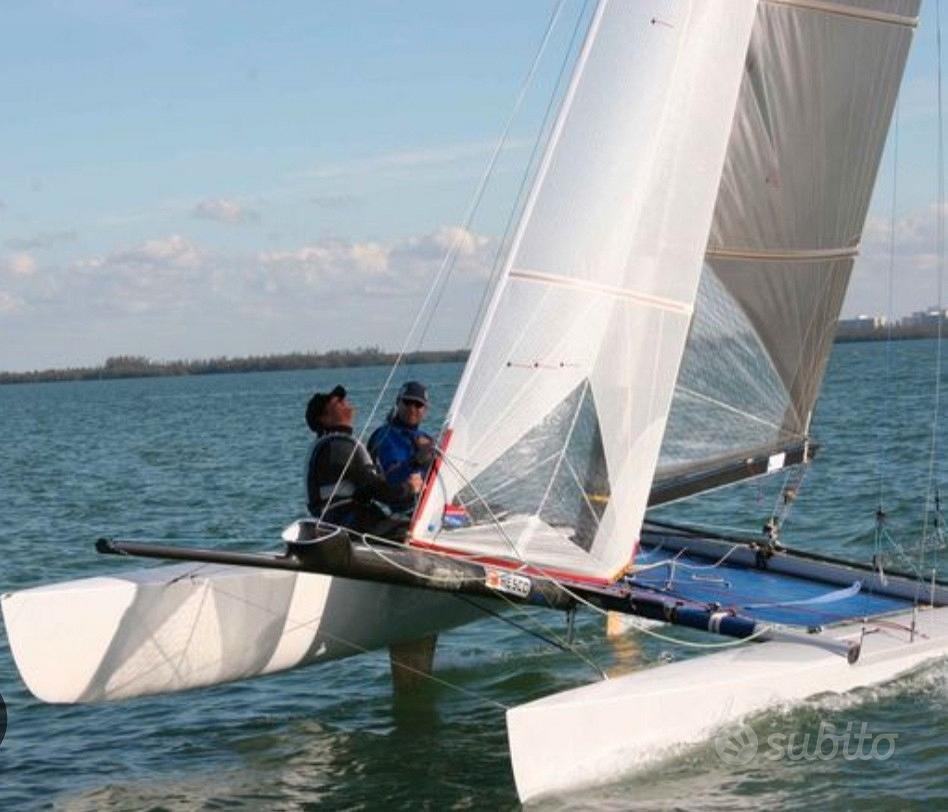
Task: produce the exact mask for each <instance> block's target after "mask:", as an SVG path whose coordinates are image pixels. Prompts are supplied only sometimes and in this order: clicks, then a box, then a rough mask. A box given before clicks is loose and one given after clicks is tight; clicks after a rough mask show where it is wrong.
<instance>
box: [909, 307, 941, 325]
mask: <svg viewBox="0 0 948 812" xmlns="http://www.w3.org/2000/svg"><path fill="white" fill-rule="evenodd" d="M946 319H948V308H942V309H941V310H939V309H938V308H937V307H930V308H928V310H916V311H915V312H914V313H913V314H912V315H911V316H906V317H905V318H904V319H902V326H904V327H937V326H938V322H939V321H940V322H942V323H944V322H945V320H946Z"/></svg>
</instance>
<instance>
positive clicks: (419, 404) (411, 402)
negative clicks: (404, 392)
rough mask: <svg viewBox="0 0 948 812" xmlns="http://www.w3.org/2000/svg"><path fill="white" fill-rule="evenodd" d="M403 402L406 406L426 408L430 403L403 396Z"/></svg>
mask: <svg viewBox="0 0 948 812" xmlns="http://www.w3.org/2000/svg"><path fill="white" fill-rule="evenodd" d="M402 403H404V404H405V405H406V406H414V407H415V408H416V409H425V408H427V406H428V404H427V403H425V402H424V401H421V400H411V399H409V398H402Z"/></svg>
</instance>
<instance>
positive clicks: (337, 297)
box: [0, 226, 496, 366]
mask: <svg viewBox="0 0 948 812" xmlns="http://www.w3.org/2000/svg"><path fill="white" fill-rule="evenodd" d="M495 247H496V243H495V241H494V240H493V239H491V238H488V237H485V236H484V235H480V234H474V233H472V232H470V231H467V230H465V229H461V228H457V227H453V226H445V227H442V228H439V229H436V230H433V231H432V232H430V233H427V234H420V235H414V236H408V237H402V238H398V239H389V240H343V239H320V240H316V241H313V242H310V243H307V244H304V245H298V246H294V247H290V248H287V249H280V250H270V251H263V252H250V251H240V250H229V251H220V250H214V249H211V248H209V247H208V246H206V245H203V244H201V243H199V242H198V241H195V240H192V239H189V238H187V237H185V236H182V235H180V234H171V235H168V236H164V237H160V238H156V239H150V240H145V241H143V242H140V243H137V244H133V245H129V246H124V247H120V248H118V249H116V250H114V251H110V252H106V253H103V254H99V255H95V256H86V257H84V258H82V259H79V260H76V261H73V262H70V263H68V264H59V265H57V264H54V263H51V262H49V263H34V265H33V266H32V267H33V268H34V269H35V273H33V274H31V275H28V276H25V275H16V276H14V275H4V276H2V277H0V289H3V290H4V295H3V298H2V305H0V307H2V310H0V325H2V323H3V319H4V318H13V317H14V315H13V314H19V313H23V312H28V313H29V315H30V319H29V322H30V325H35V327H34V326H30V327H28V328H23V327H22V325H18V327H17V329H18V330H20V331H24V330H25V332H22V335H23V337H24V340H26V339H29V340H30V341H32V342H33V344H35V346H37V347H40V346H42V347H45V348H46V349H45V350H44V352H46V353H47V356H44V357H49V354H50V353H52V354H54V356H55V357H56V358H58V359H61V360H58V361H57V362H56V363H58V364H69V363H72V362H73V361H74V360H76V359H77V358H78V356H77V355H76V353H78V352H80V351H83V352H86V353H88V352H90V351H92V350H93V349H94V350H95V353H96V357H106V356H107V355H116V354H123V353H132V354H145V355H149V356H151V357H155V358H174V357H204V356H208V355H215V354H227V355H241V354H251V353H265V352H275V351H286V350H292V349H307V348H322V349H330V348H334V347H336V348H338V347H355V346H360V345H361V346H366V345H380V346H384V347H390V348H395V347H398V346H399V345H400V344H401V342H402V341H403V340H404V339H405V336H406V333H407V332H408V329H409V327H410V326H411V325H412V323H413V322H414V321H415V317H416V315H417V314H418V312H419V308H420V307H421V305H422V302H423V301H424V300H425V297H426V295H427V294H428V293H429V291H430V290H431V287H432V282H433V280H434V279H435V277H436V276H437V274H438V271H439V269H441V268H442V266H443V264H444V260H445V257H446V255H447V253H448V251H449V250H451V249H452V248H453V252H454V261H453V263H452V274H451V279H450V284H449V287H448V289H447V290H446V291H445V293H444V295H443V296H440V297H439V298H438V306H437V307H434V308H432V309H431V311H430V315H431V317H432V324H431V328H430V330H429V331H428V332H427V336H428V340H427V342H426V343H424V344H421V342H420V341H419V342H418V343H417V346H424V347H459V346H463V344H464V342H465V340H466V338H467V333H468V330H469V329H470V326H471V320H472V319H473V317H474V309H475V308H476V304H477V302H479V301H480V297H481V294H482V293H483V290H484V287H485V284H486V280H487V276H488V273H489V270H490V265H491V263H492V261H493V255H494V250H495ZM11 259H12V258H11ZM11 259H8V260H7V261H6V263H5V264H0V269H6V270H9V268H8V266H9V265H10V264H11ZM18 261H19V262H21V263H25V262H26V261H25V260H22V259H21V260H18ZM439 289H440V288H439ZM425 321H426V322H427V315H426V318H425ZM49 325H55V328H56V329H55V331H51V330H50V328H49ZM0 330H2V327H0ZM30 330H32V331H33V333H30V332H29V331H30ZM80 339H81V340H80ZM77 342H78V343H77ZM31 346H32V345H31ZM37 351H38V350H37ZM0 358H2V347H0ZM11 363H13V362H12V361H7V362H6V365H7V366H9V365H10V364H11ZM16 363H17V364H28V363H33V362H32V361H27V360H26V359H23V358H18V359H17V361H16ZM37 363H39V362H37ZM43 363H46V362H43ZM0 366H2V364H0Z"/></svg>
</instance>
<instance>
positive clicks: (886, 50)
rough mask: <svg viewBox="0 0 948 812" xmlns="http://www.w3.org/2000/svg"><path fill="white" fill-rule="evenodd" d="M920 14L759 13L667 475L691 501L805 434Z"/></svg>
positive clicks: (803, 4)
mask: <svg viewBox="0 0 948 812" xmlns="http://www.w3.org/2000/svg"><path fill="white" fill-rule="evenodd" d="M918 9H919V2H918V0H861V2H858V3H852V2H850V3H842V2H811V0H762V2H761V3H760V6H759V9H758V12H757V19H756V22H755V25H754V32H753V35H752V37H751V42H750V48H749V50H748V55H747V62H746V67H745V72H744V79H743V83H742V86H741V92H740V100H739V102H738V107H737V113H736V116H735V119H734V128H733V131H732V133H731V138H730V142H729V144H728V150H727V159H726V161H725V165H724V173H723V176H722V180H721V188H720V192H719V194H718V200H717V203H716V205H715V211H714V219H713V225H712V228H711V235H710V239H709V244H708V253H707V263H706V266H705V272H704V275H703V279H702V284H701V291H700V294H699V297H698V302H697V306H696V312H695V319H694V324H693V326H692V331H691V335H690V337H689V342H688V349H687V351H686V354H685V358H684V361H683V364H682V369H681V373H680V377H679V382H678V386H677V389H676V393H675V399H674V405H673V409H672V415H671V418H670V421H669V429H668V432H667V434H666V438H665V443H664V446H663V450H662V457H661V462H660V466H659V482H662V480H664V479H673V478H676V477H677V478H684V477H690V478H691V481H692V484H691V487H690V488H687V489H684V490H683V491H681V493H682V495H685V493H687V492H690V493H694V492H697V491H700V490H701V489H702V487H704V485H703V483H702V478H701V477H700V475H699V472H701V471H702V470H706V471H709V472H710V475H709V476H707V477H706V484H707V485H713V484H715V482H717V483H718V484H720V476H718V475H717V474H716V473H715V471H716V470H717V471H719V470H720V466H721V464H722V463H723V462H725V461H727V460H729V459H730V460H746V459H748V458H750V457H752V455H753V454H754V453H755V452H761V451H762V452H763V453H764V454H766V453H767V452H770V453H772V454H776V453H778V452H779V451H780V450H781V449H786V448H789V447H793V446H795V445H796V447H799V445H800V444H801V443H802V442H803V441H805V440H806V438H807V435H808V432H809V424H810V420H811V415H812V411H813V408H814V405H815V401H816V397H817V394H818V391H819V387H820V383H821V382H822V378H823V372H824V369H825V365H826V359H827V357H828V355H829V352H830V349H831V347H832V341H833V335H834V332H835V328H836V320H837V318H838V316H839V311H840V308H841V306H842V302H843V298H844V295H845V291H846V287H847V284H848V281H849V276H850V272H851V270H852V267H853V262H854V259H855V257H856V255H857V253H858V249H859V242H860V238H861V234H862V229H863V225H864V222H865V218H866V211H867V208H868V206H869V198H870V195H871V193H872V188H873V184H874V181H875V177H876V173H877V171H878V168H879V163H880V160H881V155H882V149H883V146H884V143H885V138H886V133H887V132H888V129H889V122H890V120H891V117H892V111H893V108H894V105H895V99H896V95H897V93H898V88H899V83H900V80H901V77H902V71H903V68H904V65H905V60H906V58H907V55H908V50H909V46H910V44H911V40H912V35H913V32H914V28H915V25H916V21H917V20H916V15H917V14H918ZM746 471H747V472H748V474H752V473H754V471H755V469H754V468H753V467H748V468H746ZM756 472H757V473H760V470H756ZM736 473H737V474H738V475H739V474H740V473H741V472H739V471H738V472H736ZM734 478H739V477H738V476H735V477H734ZM659 487H661V486H659Z"/></svg>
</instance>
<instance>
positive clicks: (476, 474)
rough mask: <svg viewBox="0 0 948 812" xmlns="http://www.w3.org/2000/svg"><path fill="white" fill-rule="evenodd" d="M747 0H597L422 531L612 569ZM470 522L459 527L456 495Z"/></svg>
mask: <svg viewBox="0 0 948 812" xmlns="http://www.w3.org/2000/svg"><path fill="white" fill-rule="evenodd" d="M755 8H756V2H755V1H754V0H690V1H688V0H660V1H658V2H649V3H629V2H623V1H622V0H602V2H600V3H599V5H598V6H597V9H596V11H595V14H594V15H593V18H592V20H591V23H590V26H589V30H588V32H587V36H586V40H585V42H584V45H583V48H582V50H581V52H580V54H579V56H578V58H577V61H576V65H575V68H574V71H573V75H572V79H571V81H570V84H569V86H568V88H567V90H566V92H565V95H564V98H563V102H562V105H561V108H560V112H559V115H558V117H557V120H556V122H555V124H554V126H553V128H552V131H551V134H550V137H549V141H548V144H547V148H546V152H545V154H544V157H543V160H542V162H541V163H540V165H539V168H538V170H537V173H536V177H535V180H534V184H533V187H532V190H531V193H530V195H529V197H528V198H527V200H526V203H525V205H524V209H523V213H522V215H521V219H520V223H519V226H518V229H517V232H516V234H515V236H514V239H513V240H512V243H511V247H510V250H509V253H508V255H507V257H506V262H505V265H504V268H503V273H502V275H501V278H500V281H499V282H498V284H497V286H496V287H495V289H494V292H493V295H492V299H491V302H490V305H489V306H488V308H487V311H486V313H485V316H484V319H483V321H482V323H481V326H480V332H479V334H478V337H477V339H476V341H475V343H474V347H473V349H472V353H471V357H470V360H469V361H468V365H467V367H466V368H465V371H464V374H463V376H462V379H461V382H460V385H459V388H458V391H457V393H456V395H455V399H454V401H453V403H452V406H451V409H450V412H449V415H448V420H447V427H446V430H445V432H444V435H443V441H442V443H443V456H442V458H441V460H440V461H439V463H440V464H439V465H438V466H437V468H438V472H437V475H436V476H433V477H432V478H431V480H430V483H429V487H428V488H427V489H426V492H425V494H424V496H423V499H422V503H421V505H420V507H419V509H418V511H417V513H416V517H415V521H414V524H413V541H412V543H414V544H421V545H434V546H439V547H444V548H447V549H450V550H454V551H465V552H473V553H479V554H489V555H493V556H496V557H498V558H502V559H506V560H513V561H515V562H517V563H518V564H519V563H520V562H524V563H525V564H527V565H530V566H533V567H536V568H540V569H542V570H544V571H547V572H557V573H567V574H570V575H573V576H577V577H586V578H591V579H598V580H610V579H611V578H614V577H615V576H616V575H617V574H618V573H620V572H621V571H622V570H623V569H624V568H625V567H626V566H627V565H628V563H629V561H630V559H631V556H632V554H633V551H634V545H635V542H636V539H637V536H638V533H639V530H640V527H641V523H642V518H643V515H644V511H645V507H646V502H647V499H648V494H649V490H650V488H651V483H652V479H653V475H654V471H655V465H656V462H657V460H658V454H659V448H660V445H661V441H662V436H663V434H664V431H665V423H666V419H667V416H668V410H669V407H670V404H671V398H672V392H673V389H674V384H675V380H676V377H677V374H678V367H679V363H680V361H681V356H682V352H683V350H684V345H685V340H686V337H687V333H688V327H689V324H690V322H691V316H692V312H693V306H694V301H695V296H696V292H697V288H698V279H699V276H700V272H701V266H702V260H703V256H704V252H705V247H706V244H707V238H708V233H709V229H710V227H711V216H712V211H713V209H714V201H715V198H716V196H717V195H718V188H719V183H720V180H721V171H722V166H723V164H724V158H725V151H726V146H727V142H728V136H729V135H730V132H731V123H732V120H733V117H734V110H735V105H736V103H737V98H738V91H739V88H740V84H741V77H742V73H743V69H744V62H745V55H746V53H747V47H748V42H749V38H750V34H751V29H752V26H753V21H754V16H755ZM449 503H458V504H460V505H463V506H464V507H465V508H466V509H467V511H468V513H469V515H470V516H471V518H472V519H473V521H474V524H473V526H468V527H462V528H457V529H453V530H451V529H448V528H446V527H444V524H443V520H442V517H443V513H444V508H445V505H446V504H449Z"/></svg>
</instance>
